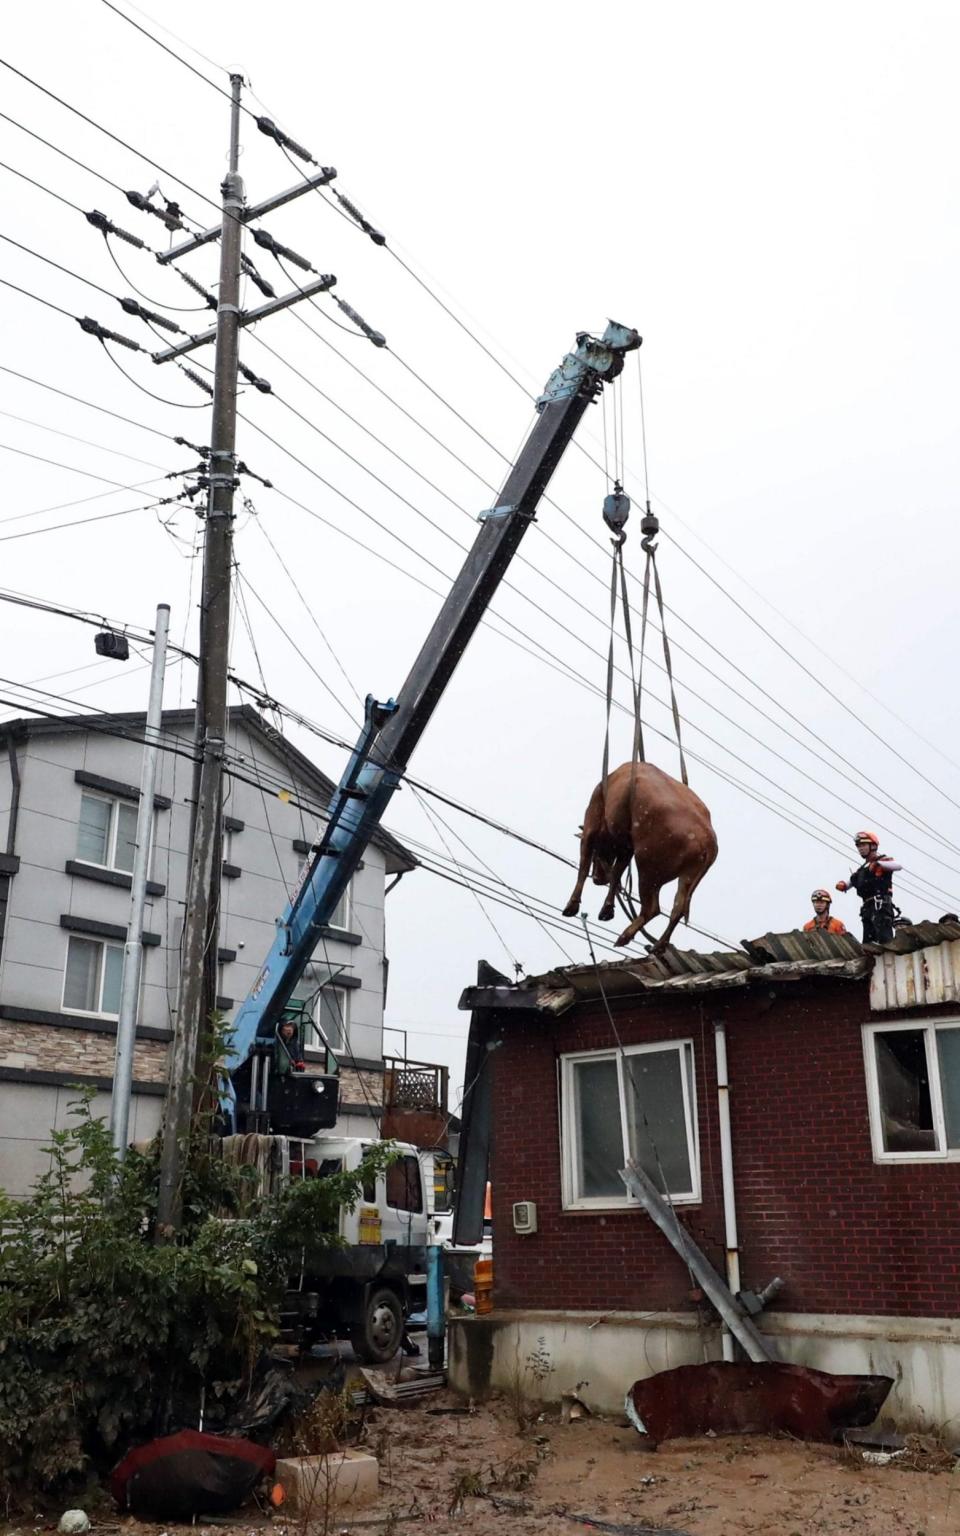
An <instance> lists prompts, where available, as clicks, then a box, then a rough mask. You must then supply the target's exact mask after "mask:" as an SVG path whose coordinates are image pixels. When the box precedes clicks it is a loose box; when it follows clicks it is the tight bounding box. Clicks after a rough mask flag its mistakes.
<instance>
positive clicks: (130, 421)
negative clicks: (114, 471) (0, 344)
mask: <svg viewBox="0 0 960 1536" xmlns="http://www.w3.org/2000/svg"><path fill="white" fill-rule="evenodd" d="M0 373H11V374H13V377H14V378H15V379H22V380H23V382H24V383H26V384H35V385H36V386H37V388H38V389H46V390H49V391H50V393H51V394H53V395H61V396H62V397H63V399H64V400H72V401H73V402H74V404H75V405H85V406H87V408H88V409H89V410H91V411H100V412H101V414H102V415H104V416H112V417H113V418H114V420H115V421H124V422H126V424H127V426H129V427H139V428H140V431H141V432H152V433H153V435H154V436H155V437H162V438H165V439H166V441H167V442H168V443H176V442H177V441H178V439H177V438H175V437H174V436H173V434H172V433H170V432H164V431H162V430H161V429H160V428H159V427H149V426H147V424H146V422H145V421H135V420H134V418H133V417H132V416H123V415H122V414H121V413H120V412H119V411H111V410H109V409H108V408H107V406H105V405H98V404H97V403H96V401H95V400H86V399H84V397H83V396H82V395H71V394H70V393H69V391H68V390H65V389H60V388H59V387H58V386H57V385H56V384H47V383H45V382H44V380H43V379H34V378H31V377H30V375H29V374H28V373H18V372H17V370H16V368H8V367H7V366H6V365H5V364H4V363H0Z"/></svg>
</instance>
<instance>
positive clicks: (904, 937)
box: [461, 923, 960, 1014]
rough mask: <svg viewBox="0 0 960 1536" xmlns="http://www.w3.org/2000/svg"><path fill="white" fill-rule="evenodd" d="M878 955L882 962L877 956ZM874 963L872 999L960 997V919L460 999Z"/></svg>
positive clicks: (904, 1004)
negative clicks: (864, 938)
mask: <svg viewBox="0 0 960 1536" xmlns="http://www.w3.org/2000/svg"><path fill="white" fill-rule="evenodd" d="M873 956H876V957H877V958H876V962H874V960H873V959H872V957H873ZM871 969H872V971H873V975H872V978H871V988H870V1006H871V1008H873V1009H876V1010H878V1011H881V1010H883V1009H890V1008H911V1007H918V1006H921V1005H923V1004H927V1003H937V1002H960V923H916V924H912V925H911V926H910V927H904V928H900V929H898V930H897V936H896V938H895V939H894V940H893V942H892V944H889V945H885V946H883V947H882V948H881V947H880V946H878V945H870V946H869V947H868V948H867V949H865V948H864V946H863V945H862V944H860V943H859V941H858V940H857V939H855V938H854V937H853V935H852V934H848V933H845V934H836V933H823V932H822V931H820V930H819V929H814V930H812V931H811V932H809V933H805V932H803V931H801V930H799V929H798V930H794V931H793V932H791V933H766V934H764V935H763V936H762V938H758V939H744V941H743V948H742V949H740V950H713V951H709V952H707V953H705V954H703V953H701V952H700V951H699V950H694V949H674V948H672V947H670V948H668V949H666V950H664V952H663V954H662V955H649V956H647V957H646V958H645V959H641V960H636V959H628V960H614V961H603V962H601V963H600V964H599V965H596V966H595V965H593V964H592V963H591V964H588V965H570V966H564V967H563V968H562V969H559V970H555V971H547V972H546V973H545V974H544V975H542V976H527V977H525V978H524V979H523V981H521V982H518V983H516V984H515V985H513V986H503V987H497V988H491V989H483V988H468V989H467V991H466V992H465V993H464V996H463V999H462V1000H461V1006H468V1007H510V1008H518V1007H519V1008H523V1007H530V1008H533V1009H538V1010H543V1011H544V1012H547V1013H553V1014H559V1013H564V1012H565V1011H566V1010H567V1009H568V1008H571V1007H573V1005H574V1004H575V1003H577V1002H585V1001H594V1000H596V999H598V998H600V997H601V996H605V997H606V998H607V999H609V1000H611V1001H612V1000H614V999H618V998H619V999H622V998H625V997H631V996H632V997H638V996H642V995H644V994H650V993H664V994H668V995H670V996H675V995H678V994H682V993H687V992H719V991H728V990H734V989H737V988H740V987H750V986H756V985H758V984H759V985H762V984H764V983H767V984H770V983H773V982H783V981H804V980H807V979H808V978H811V977H818V978H821V977H822V978H829V977H834V978H843V979H844V980H855V979H856V978H858V977H861V976H866V975H868V974H869V973H870V972H871Z"/></svg>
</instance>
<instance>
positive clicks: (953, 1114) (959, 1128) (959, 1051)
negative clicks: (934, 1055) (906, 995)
mask: <svg viewBox="0 0 960 1536" xmlns="http://www.w3.org/2000/svg"><path fill="white" fill-rule="evenodd" d="M937 1047H938V1051H939V1055H940V1094H941V1097H942V1099H943V1118H944V1120H945V1121H946V1128H947V1146H948V1147H952V1148H960V1029H938V1030H937Z"/></svg>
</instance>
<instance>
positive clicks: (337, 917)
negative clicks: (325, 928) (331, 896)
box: [330, 885, 350, 928]
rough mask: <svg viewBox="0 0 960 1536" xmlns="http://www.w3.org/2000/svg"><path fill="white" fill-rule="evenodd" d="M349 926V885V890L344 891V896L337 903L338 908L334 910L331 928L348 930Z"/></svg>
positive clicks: (348, 888)
mask: <svg viewBox="0 0 960 1536" xmlns="http://www.w3.org/2000/svg"><path fill="white" fill-rule="evenodd" d="M349 924H350V887H349V885H348V886H347V889H346V890H345V891H344V893H343V895H342V896H341V897H340V900H339V901H338V902H337V905H336V907H335V908H334V911H333V916H332V917H331V919H330V927H331V928H347V927H349Z"/></svg>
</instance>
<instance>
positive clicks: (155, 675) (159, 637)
mask: <svg viewBox="0 0 960 1536" xmlns="http://www.w3.org/2000/svg"><path fill="white" fill-rule="evenodd" d="M169 627H170V605H169V603H161V604H160V605H159V607H158V608H157V623H156V628H155V629H154V634H153V666H152V668H151V672H150V697H149V700H148V703H147V725H146V730H145V731H144V748H143V767H142V768H141V771H140V809H139V812H138V814H137V846H136V851H135V853H134V857H133V876H132V882H131V887H130V920H129V922H128V924H127V942H126V943H125V944H124V946H123V974H122V978H121V982H120V1017H119V1019H118V1020H117V1053H116V1057H115V1060H114V1065H113V1094H112V1097H111V1099H110V1135H111V1138H112V1141H113V1149H114V1151H115V1152H116V1154H117V1156H118V1157H119V1158H120V1160H121V1161H122V1160H123V1158H124V1157H125V1156H126V1152H127V1135H128V1130H127V1127H128V1124H129V1120H130V1089H131V1085H132V1083H133V1049H134V1045H135V1043H136V1035H137V1001H138V998H139V995H140V969H141V962H142V958H143V909H144V904H145V902H146V896H147V879H148V877H149V874H150V850H151V847H152V846H153V796H154V791H155V789H156V784H157V760H158V758H159V755H160V726H161V722H162V718H163V679H164V674H165V672H166V666H167V631H168V630H169Z"/></svg>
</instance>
